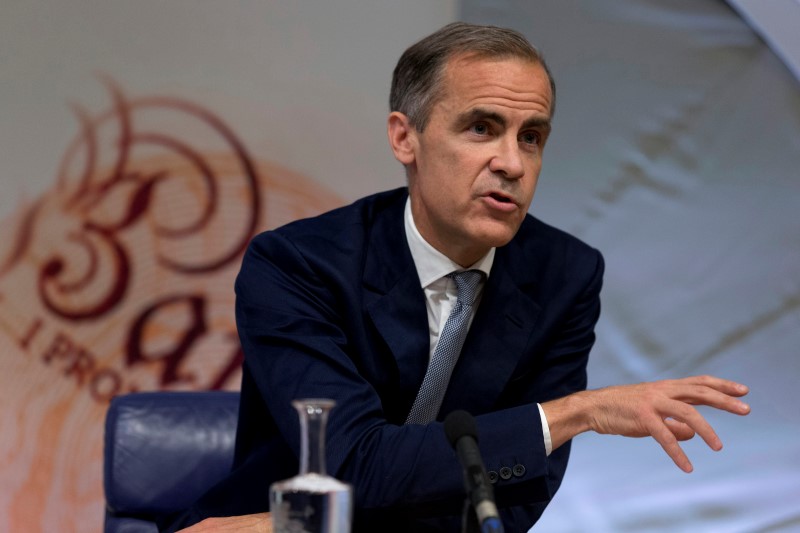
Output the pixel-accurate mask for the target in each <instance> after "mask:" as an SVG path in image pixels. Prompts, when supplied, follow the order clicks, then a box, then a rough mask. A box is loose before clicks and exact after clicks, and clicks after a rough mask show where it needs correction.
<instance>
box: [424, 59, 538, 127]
mask: <svg viewBox="0 0 800 533" xmlns="http://www.w3.org/2000/svg"><path fill="white" fill-rule="evenodd" d="M442 82H443V83H442V95H441V98H440V99H439V102H438V104H437V106H438V105H440V106H441V107H443V108H444V110H446V111H454V112H463V111H464V110H466V109H468V108H471V107H478V106H490V107H491V106H497V107H499V108H506V109H508V110H514V111H525V112H530V113H533V114H536V115H539V116H546V117H548V118H549V117H550V115H551V109H552V101H553V95H552V91H551V88H550V78H549V77H548V75H547V72H546V71H545V69H544V67H542V65H541V64H539V63H537V62H534V61H530V60H527V59H523V58H518V57H503V58H485V57H475V56H470V55H462V56H456V57H454V58H452V59H450V60H449V61H448V62H447V64H446V65H445V70H444V76H443V78H442Z"/></svg>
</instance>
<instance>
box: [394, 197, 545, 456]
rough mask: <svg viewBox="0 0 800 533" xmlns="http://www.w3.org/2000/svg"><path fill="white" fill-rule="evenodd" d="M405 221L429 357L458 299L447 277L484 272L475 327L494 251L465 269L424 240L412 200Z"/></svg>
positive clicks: (452, 282)
mask: <svg viewBox="0 0 800 533" xmlns="http://www.w3.org/2000/svg"><path fill="white" fill-rule="evenodd" d="M404 218H405V228H406V240H407V241H408V247H409V249H410V250H411V257H412V258H413V259H414V266H416V268H417V274H418V275H419V280H420V285H421V287H422V289H423V290H424V291H425V307H426V308H427V310H428V333H429V336H430V352H429V354H428V355H429V357H430V356H433V351H434V350H435V349H436V344H437V343H438V342H439V334H440V333H441V331H442V328H444V324H445V322H447V318H448V317H449V316H450V311H451V310H452V309H453V306H454V305H455V303H456V300H457V296H458V289H457V287H456V284H455V282H454V281H453V280H452V279H450V278H448V277H447V275H448V274H450V273H451V272H454V271H457V270H480V271H481V272H483V273H484V275H485V277H484V278H483V281H481V283H480V285H479V287H478V295H477V298H476V299H475V303H474V305H473V306H472V315H471V316H470V317H469V323H470V324H472V319H473V318H474V317H475V310H476V309H477V308H478V305H480V301H481V297H482V296H483V287H484V285H485V284H486V279H488V278H489V273H490V271H491V270H492V264H493V263H494V255H495V248H492V249H490V250H489V252H488V253H487V254H486V255H485V256H483V257H482V258H480V259H479V260H478V261H476V262H475V263H474V264H473V265H471V266H469V267H468V268H463V267H461V266H460V265H459V264H458V263H455V262H454V261H452V260H451V259H450V258H448V257H447V256H445V255H444V254H443V253H441V252H439V251H438V250H437V249H436V248H434V247H433V246H431V245H430V244H429V243H428V242H427V241H426V240H425V239H424V238H423V237H422V235H421V234H420V233H419V230H418V229H417V225H416V223H415V222H414V216H413V214H412V213H411V201H410V200H407V201H406V208H405V216H404ZM536 405H537V406H538V407H539V415H540V418H541V420H542V432H543V433H544V444H545V450H546V451H547V455H550V453H551V451H552V447H553V446H552V442H551V439H550V426H549V425H548V424H547V418H546V417H545V414H544V410H543V409H542V406H541V405H539V404H536Z"/></svg>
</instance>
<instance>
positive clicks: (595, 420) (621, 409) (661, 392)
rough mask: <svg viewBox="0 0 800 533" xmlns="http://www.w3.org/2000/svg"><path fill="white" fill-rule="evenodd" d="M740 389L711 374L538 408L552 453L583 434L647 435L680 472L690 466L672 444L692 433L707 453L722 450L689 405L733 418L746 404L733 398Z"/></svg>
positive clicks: (578, 396) (743, 388) (622, 387)
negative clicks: (713, 410) (658, 445)
mask: <svg viewBox="0 0 800 533" xmlns="http://www.w3.org/2000/svg"><path fill="white" fill-rule="evenodd" d="M747 392H748V388H747V387H746V386H745V385H742V384H740V383H736V382H733V381H729V380H726V379H721V378H717V377H714V376H693V377H688V378H682V379H672V380H663V381H654V382H649V383H638V384H635V385H618V386H612V387H606V388H602V389H596V390H590V391H583V392H579V393H576V394H572V395H570V396H567V397H565V398H561V399H559V400H554V401H552V402H547V403H544V404H542V408H543V409H544V411H545V415H546V416H547V421H548V424H549V426H550V437H551V440H552V443H553V449H555V448H557V447H558V446H560V445H561V444H563V443H564V442H566V441H567V440H569V439H570V438H572V437H574V436H575V435H577V434H579V433H583V432H584V431H595V432H597V433H602V434H611V435H622V436H626V437H647V436H651V437H653V438H654V439H655V440H656V441H658V443H659V444H661V447H662V448H664V451H665V452H666V453H667V455H669V456H670V457H671V458H672V460H673V461H674V462H675V464H676V465H677V466H678V467H679V468H680V469H681V470H683V471H684V472H691V471H692V463H691V462H690V461H689V458H688V457H687V456H686V454H685V453H684V452H683V450H682V449H681V447H680V444H678V442H679V441H682V440H688V439H690V438H692V437H693V436H694V435H695V434H698V435H700V437H701V438H702V439H703V440H704V441H705V442H706V444H708V446H709V447H710V448H711V449H713V450H720V449H722V441H721V440H720V439H719V437H718V436H717V434H716V432H715V431H714V428H712V427H711V425H710V424H709V423H708V422H707V421H706V419H705V418H703V416H702V415H701V414H700V413H699V412H698V411H697V409H696V408H695V406H698V405H707V406H710V407H713V408H716V409H720V410H723V411H728V412H730V413H734V414H737V415H746V414H748V413H749V412H750V406H748V405H747V404H746V403H744V402H742V401H741V400H738V399H737V398H739V397H741V396H744V395H745V394H747Z"/></svg>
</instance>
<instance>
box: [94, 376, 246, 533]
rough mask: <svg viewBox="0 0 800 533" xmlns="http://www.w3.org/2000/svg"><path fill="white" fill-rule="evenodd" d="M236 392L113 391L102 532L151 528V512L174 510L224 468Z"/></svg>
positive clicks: (230, 442) (108, 419) (212, 481)
mask: <svg viewBox="0 0 800 533" xmlns="http://www.w3.org/2000/svg"><path fill="white" fill-rule="evenodd" d="M238 411H239V393H236V392H221V391H212V392H141V393H132V394H126V395H123V396H117V397H116V398H114V399H113V400H112V401H111V405H110V406H109V408H108V414H107V415H106V429H105V451H104V466H103V468H104V472H103V483H104V489H105V496H106V516H105V533H145V532H148V533H152V532H155V531H157V529H156V525H155V523H154V521H153V520H154V517H155V516H157V515H159V514H163V513H170V512H174V511H178V510H181V509H183V508H185V507H187V506H188V505H189V504H191V503H192V502H193V501H194V500H195V499H197V498H198V497H199V496H200V495H202V494H203V493H204V492H205V491H206V490H207V489H208V488H210V487H211V486H212V485H214V484H215V483H216V482H217V481H219V480H220V479H221V478H222V477H223V476H224V475H225V474H226V473H227V472H228V471H229V470H230V467H231V463H232V462H233V448H234V442H235V436H236V422H237V414H238Z"/></svg>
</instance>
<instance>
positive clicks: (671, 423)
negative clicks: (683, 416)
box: [664, 418, 695, 441]
mask: <svg viewBox="0 0 800 533" xmlns="http://www.w3.org/2000/svg"><path fill="white" fill-rule="evenodd" d="M664 423H665V424H666V425H667V429H669V430H670V431H671V432H672V434H673V435H674V436H675V438H676V439H677V440H679V441H684V440H689V439H691V438H693V437H694V435H695V431H694V430H693V429H692V428H691V427H689V426H688V425H686V424H684V423H683V422H681V421H680V420H675V419H674V418H667V419H666V420H664Z"/></svg>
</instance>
